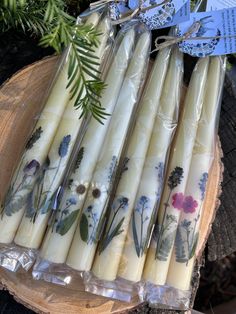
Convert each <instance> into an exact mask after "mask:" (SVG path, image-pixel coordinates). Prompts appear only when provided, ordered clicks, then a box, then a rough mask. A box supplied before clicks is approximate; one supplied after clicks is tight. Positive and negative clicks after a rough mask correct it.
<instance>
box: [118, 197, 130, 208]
mask: <svg viewBox="0 0 236 314" xmlns="http://www.w3.org/2000/svg"><path fill="white" fill-rule="evenodd" d="M119 202H120V204H121V205H122V208H125V207H126V206H127V205H128V202H129V199H128V198H127V197H121V198H120V199H119Z"/></svg>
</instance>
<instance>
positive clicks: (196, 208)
mask: <svg viewBox="0 0 236 314" xmlns="http://www.w3.org/2000/svg"><path fill="white" fill-rule="evenodd" d="M223 77H224V73H223V71H222V59H221V58H220V57H211V59H210V65H209V71H208V76H207V84H206V95H205V99H204V103H203V110H202V115H201V119H200V121H199V125H198V130H197V136H196V141H195V146H194V150H193V157H192V161H191V166H190V170H189V177H188V182H187V185H186V190H185V196H184V200H183V204H182V206H181V205H180V207H182V209H181V211H182V212H181V218H180V222H179V225H178V229H177V233H176V238H175V249H174V251H173V253H172V257H171V261H170V266H169V271H168V276H167V281H166V283H167V285H170V286H172V287H174V288H177V289H181V290H189V288H190V282H191V277H192V272H193V266H194V261H195V250H196V248H197V243H198V237H199V226H200V221H201V214H202V213H204V199H205V194H206V185H207V179H208V174H209V170H210V168H211V164H212V160H213V158H214V147H215V140H216V132H217V122H218V115H219V109H220V105H221V103H220V94H221V90H222V88H221V86H222V82H223Z"/></svg>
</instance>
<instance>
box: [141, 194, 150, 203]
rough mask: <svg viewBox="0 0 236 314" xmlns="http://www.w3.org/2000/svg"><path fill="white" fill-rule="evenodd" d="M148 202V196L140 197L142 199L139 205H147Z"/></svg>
mask: <svg viewBox="0 0 236 314" xmlns="http://www.w3.org/2000/svg"><path fill="white" fill-rule="evenodd" d="M147 202H148V198H147V196H144V195H143V196H141V197H140V199H139V203H140V204H145V203H147Z"/></svg>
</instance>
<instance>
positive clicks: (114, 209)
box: [92, 48, 171, 280]
mask: <svg viewBox="0 0 236 314" xmlns="http://www.w3.org/2000/svg"><path fill="white" fill-rule="evenodd" d="M170 51H171V50H170V48H166V49H164V50H161V51H160V52H159V54H158V56H157V58H156V60H155V63H154V65H153V69H152V72H151V74H150V76H149V79H148V82H147V83H146V88H145V91H144V94H143V97H142V100H141V103H140V108H139V112H138V116H137V119H136V121H135V127H134V130H133V132H132V134H131V136H130V139H129V143H128V147H127V152H126V154H125V156H126V157H125V163H124V167H123V172H122V175H121V178H120V180H119V183H118V186H117V189H116V193H115V197H114V200H113V202H112V205H111V209H110V215H109V219H108V222H107V226H106V229H105V232H104V234H103V237H102V239H101V241H100V244H99V247H98V252H97V254H96V258H95V261H94V265H93V268H92V271H93V273H94V274H95V275H96V276H97V277H98V278H100V279H103V280H114V279H115V278H116V275H117V271H118V266H119V262H120V258H121V254H122V250H123V246H124V242H125V237H126V233H127V229H128V224H129V221H130V216H131V212H132V208H133V204H134V200H135V195H136V193H137V190H138V185H139V182H140V177H141V173H142V169H143V165H144V161H145V156H146V153H147V150H148V144H149V142H150V138H151V133H152V129H153V125H154V121H155V117H156V114H157V110H158V108H159V104H160V96H161V91H162V88H163V84H164V80H165V77H166V72H167V68H168V64H169V59H170V58H169V56H170ZM131 180H132V184H131ZM107 260H109V264H107V263H106V261H107Z"/></svg>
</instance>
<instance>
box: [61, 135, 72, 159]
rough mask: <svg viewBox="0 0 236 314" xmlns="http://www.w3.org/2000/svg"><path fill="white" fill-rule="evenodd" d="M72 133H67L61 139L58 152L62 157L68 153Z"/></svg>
mask: <svg viewBox="0 0 236 314" xmlns="http://www.w3.org/2000/svg"><path fill="white" fill-rule="evenodd" d="M70 140H71V135H66V136H64V137H63V140H62V141H61V144H60V146H59V150H58V154H59V156H60V157H62V158H63V157H65V156H66V155H67V153H68V147H69V144H70Z"/></svg>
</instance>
